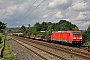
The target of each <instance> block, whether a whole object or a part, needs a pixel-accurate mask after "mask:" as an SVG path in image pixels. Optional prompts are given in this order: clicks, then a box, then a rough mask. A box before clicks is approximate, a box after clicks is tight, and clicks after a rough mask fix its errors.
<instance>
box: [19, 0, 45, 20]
mask: <svg viewBox="0 0 90 60" xmlns="http://www.w3.org/2000/svg"><path fill="white" fill-rule="evenodd" d="M44 1H45V0H43V1H42V2H41V3H40V4H38V5H37V6H36V7H35V8H34V9H33V10H32V11H31V12H29V13H28V14H27V15H26V16H25V17H24V18H23V19H21V20H24V19H25V18H27V17H28V16H29V15H30V14H31V13H33V12H34V11H35V10H36V9H37V8H38V7H39V6H40V5H41V4H42V3H43V2H44ZM21 20H20V21H21Z"/></svg>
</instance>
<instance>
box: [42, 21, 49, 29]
mask: <svg viewBox="0 0 90 60" xmlns="http://www.w3.org/2000/svg"><path fill="white" fill-rule="evenodd" d="M47 28H48V25H47V24H46V22H42V24H41V30H42V31H46V30H47Z"/></svg>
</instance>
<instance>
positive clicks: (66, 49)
mask: <svg viewBox="0 0 90 60" xmlns="http://www.w3.org/2000/svg"><path fill="white" fill-rule="evenodd" d="M21 39H23V38H21ZM25 40H26V41H30V42H33V43H36V44H39V45H43V46H46V47H49V48H52V49H56V50H59V51H64V52H66V53H70V54H72V55H75V56H78V57H81V58H83V59H85V60H90V57H89V56H90V54H88V53H85V51H81V50H82V49H81V50H77V49H73V48H69V47H63V46H59V45H57V44H54V45H53V44H50V43H45V42H44V43H40V42H39V41H38V42H35V41H32V40H27V39H25Z"/></svg>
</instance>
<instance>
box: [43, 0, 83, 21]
mask: <svg viewBox="0 0 90 60" xmlns="http://www.w3.org/2000/svg"><path fill="white" fill-rule="evenodd" d="M81 2H83V1H79V2H78V3H81ZM78 3H75V4H72V5H71V6H69V8H70V7H72V6H74V5H77V4H78ZM59 7H60V6H57V7H56V8H59ZM69 8H66V9H69ZM66 9H65V10H66ZM53 10H54V9H53ZM53 10H52V11H53ZM63 11H64V10H63ZM50 13H51V12H50ZM50 13H47V14H46V15H48V14H50ZM55 13H56V12H55ZM55 13H53V14H51V15H49V16H52V15H54V14H55ZM49 16H47V17H45V18H48V17H49ZM45 18H43V19H45Z"/></svg>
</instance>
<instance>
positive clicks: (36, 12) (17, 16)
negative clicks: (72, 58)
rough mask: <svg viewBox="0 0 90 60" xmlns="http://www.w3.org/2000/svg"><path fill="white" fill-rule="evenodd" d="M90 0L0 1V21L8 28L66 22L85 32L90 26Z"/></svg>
mask: <svg viewBox="0 0 90 60" xmlns="http://www.w3.org/2000/svg"><path fill="white" fill-rule="evenodd" d="M89 6H90V0H0V21H1V22H4V23H5V24H7V26H8V27H20V26H21V25H25V26H28V24H30V25H31V26H33V25H34V24H35V23H36V22H39V23H42V22H52V23H58V22H59V21H60V20H67V21H69V22H71V23H73V24H75V25H77V26H78V27H79V29H81V30H85V29H87V28H88V26H89V25H90V8H89Z"/></svg>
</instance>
